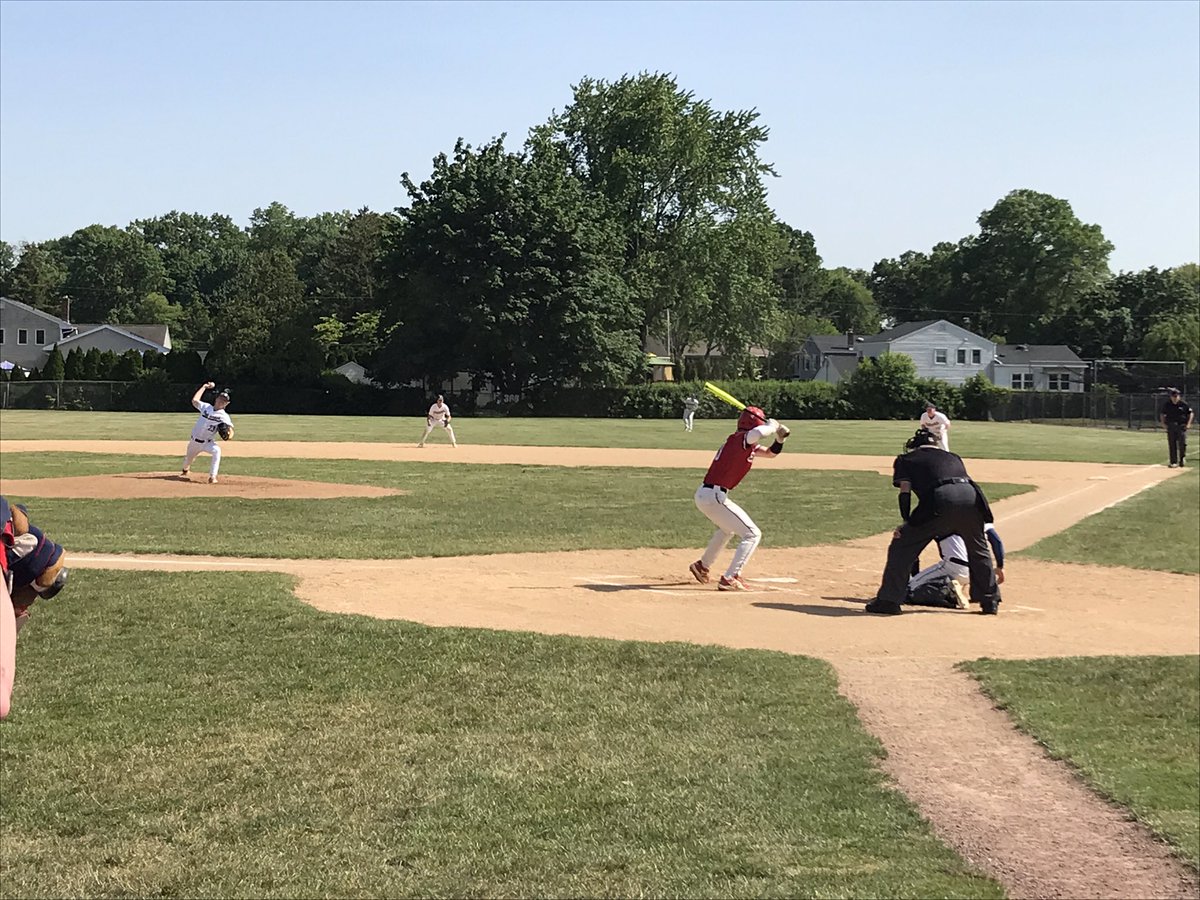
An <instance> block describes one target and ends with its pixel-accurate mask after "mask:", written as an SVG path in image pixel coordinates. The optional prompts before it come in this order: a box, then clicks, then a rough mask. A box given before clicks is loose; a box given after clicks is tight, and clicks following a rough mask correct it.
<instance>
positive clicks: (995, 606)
mask: <svg viewBox="0 0 1200 900" xmlns="http://www.w3.org/2000/svg"><path fill="white" fill-rule="evenodd" d="M979 611H980V612H981V613H983V614H984V615H985V616H994V615H996V613H998V612H1000V601H999V600H984V601H983V602H982V603H980V604H979Z"/></svg>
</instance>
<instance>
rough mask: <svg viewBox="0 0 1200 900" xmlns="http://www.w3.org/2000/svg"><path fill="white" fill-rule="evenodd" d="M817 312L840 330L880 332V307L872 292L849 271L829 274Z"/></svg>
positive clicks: (815, 310) (863, 332)
mask: <svg viewBox="0 0 1200 900" xmlns="http://www.w3.org/2000/svg"><path fill="white" fill-rule="evenodd" d="M814 312H815V313H816V314H817V315H819V316H821V317H822V318H825V319H828V320H829V321H831V322H832V323H833V324H834V325H835V326H836V327H837V329H838V331H853V332H857V333H858V334H874V333H875V332H877V331H878V330H879V319H880V313H879V307H877V306H876V305H875V298H874V297H873V296H872V295H871V291H870V290H869V289H867V288H866V287H864V286H863V284H862V282H861V281H860V280H859V279H857V278H855V277H854V276H853V275H852V274H851V273H850V272H849V271H847V270H846V269H833V270H832V271H829V272H827V273H826V277H825V284H824V286H823V289H822V290H821V293H820V295H819V297H818V299H817V302H816V304H815V309H814Z"/></svg>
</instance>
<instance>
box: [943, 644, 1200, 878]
mask: <svg viewBox="0 0 1200 900" xmlns="http://www.w3.org/2000/svg"><path fill="white" fill-rule="evenodd" d="M963 668H965V669H966V670H967V671H968V672H970V673H971V674H973V675H974V676H975V677H976V678H978V679H979V680H980V682H981V684H982V685H983V689H984V691H985V692H987V694H988V695H989V696H991V697H993V698H994V699H995V700H996V701H997V702H998V703H999V705H1000V706H1001V707H1002V708H1003V709H1006V710H1008V712H1009V714H1010V715H1012V717H1013V718H1014V719H1015V721H1016V723H1017V725H1018V726H1019V727H1020V728H1022V729H1023V730H1025V731H1027V732H1029V733H1030V734H1032V735H1033V736H1034V737H1035V738H1037V739H1038V740H1039V741H1040V742H1041V743H1042V744H1044V745H1045V746H1046V747H1047V748H1049V750H1050V753H1051V755H1052V756H1054V757H1055V758H1058V759H1064V760H1066V761H1068V762H1069V763H1071V765H1073V766H1075V767H1076V768H1077V769H1078V770H1079V771H1080V773H1081V774H1082V775H1083V777H1084V779H1085V780H1087V781H1088V783H1090V784H1091V785H1093V786H1094V787H1095V788H1096V789H1097V790H1099V792H1100V793H1101V794H1103V795H1105V796H1106V797H1109V798H1111V799H1113V800H1115V801H1116V802H1117V803H1120V804H1121V805H1122V806H1125V807H1128V808H1129V809H1130V810H1132V811H1133V813H1134V814H1135V815H1136V816H1137V818H1138V819H1139V820H1141V821H1142V822H1144V823H1145V824H1146V825H1148V826H1149V827H1150V828H1151V829H1152V830H1153V831H1154V832H1156V833H1157V834H1159V835H1161V836H1162V837H1165V838H1166V839H1167V840H1168V841H1170V842H1171V843H1172V844H1173V845H1175V846H1176V847H1177V848H1178V849H1179V851H1180V852H1181V854H1182V855H1183V856H1184V857H1185V858H1186V859H1188V860H1189V861H1190V862H1191V864H1192V866H1194V867H1197V868H1200V658H1198V657H1195V656H1184V657H1174V656H1173V657H1102V658H1085V659H1078V658H1076V659H1041V660H1030V661H1015V660H991V659H989V660H979V661H977V662H972V663H964V664H963Z"/></svg>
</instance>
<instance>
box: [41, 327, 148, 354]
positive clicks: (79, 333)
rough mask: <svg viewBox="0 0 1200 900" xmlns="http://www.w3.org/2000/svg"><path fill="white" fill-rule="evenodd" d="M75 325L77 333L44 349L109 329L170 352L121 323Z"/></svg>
mask: <svg viewBox="0 0 1200 900" xmlns="http://www.w3.org/2000/svg"><path fill="white" fill-rule="evenodd" d="M75 327H76V328H78V329H79V330H78V331H76V332H75V334H73V335H71V336H70V337H68V338H63V339H62V340H61V341H53V342H51V343H49V344H47V345H46V346H45V347H43V348H42V349H43V350H49V349H50V348H51V347H53V346H54V345H55V344H58V348H59V350H61V349H62V348H63V346H64V345H66V344H70V343H73V342H75V341H78V340H80V339H81V338H85V337H87V336H88V335H91V334H95V333H96V332H97V331H105V330H107V331H112V332H115V333H116V334H119V335H121V336H122V337H124V338H128V339H129V340H132V341H135V342H137V343H139V344H145V345H146V349H147V350H154V351H156V352H158V353H167V352H168V348H167V347H166V346H164V345H163V344H160V343H158V342H157V341H153V340H150V339H149V338H145V337H142V336H141V335H140V334H134V333H133V332H132V331H126V330H125V328H124V327H122V326H120V325H76V326H75ZM84 329H86V330H84Z"/></svg>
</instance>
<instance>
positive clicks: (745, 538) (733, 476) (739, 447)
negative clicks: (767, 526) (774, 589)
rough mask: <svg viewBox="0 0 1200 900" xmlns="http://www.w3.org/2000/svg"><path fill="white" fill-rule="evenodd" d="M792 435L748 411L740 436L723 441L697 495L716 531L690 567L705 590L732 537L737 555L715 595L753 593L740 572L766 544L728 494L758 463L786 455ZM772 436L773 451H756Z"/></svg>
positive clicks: (742, 417) (754, 408) (740, 418)
mask: <svg viewBox="0 0 1200 900" xmlns="http://www.w3.org/2000/svg"><path fill="white" fill-rule="evenodd" d="M789 434H790V432H789V430H788V428H787V426H786V425H780V424H779V423H778V422H776V421H775V420H774V419H768V418H767V417H766V415H765V414H764V413H763V411H762V410H761V409H759V408H758V407H757V406H747V407H746V408H745V409H743V410H742V414H741V415H740V416H738V421H737V431H735V432H734V433H733V434H731V435H730V436H729V437H727V438H726V439H725V443H724V444H722V445H721V449H719V450H718V451H717V455H716V456H714V457H713V461H712V464H711V465H709V467H708V472H707V473H705V475H704V483H703V484H701V485H700V487H699V488H698V489H697V491H696V506H697V508H699V510H700V512H702V513H704V515H706V516H708V518H709V519H710V520H711V521H712V523H713V524H714V525H716V526H717V530H716V532H715V533H714V534H713V536H712V540H710V541H709V542H708V546H707V547H706V548H705V549H704V555H703V556H701V557H700V558H699V559H698V560H696V561H695V562H694V563H692V564H691V565H690V566H689V567H688V570H689V571H690V572H691V573H692V576H693V577H694V578H695V579H696V580H697V581H698V582H700V583H701V584H708V582H709V580H710V578H709V570H710V569H711V568H712V566H713V563H715V562H716V561H717V554H718V553H720V552H721V550H723V549H724V547H725V545H726V544H728V543H729V539H730V538H731V537H734V536H737V537H738V538H740V540H739V541H738V545H737V549H736V550H734V552H733V560H732V561H731V562H730V563H729V568H728V569H726V570H725V574H724V575H722V576H721V578H720V580H719V581H718V582H717V590H719V591H748V590H750V588H749V587H747V585H746V582H745V581H743V580H742V569H743V568H745V566H746V563H748V562H749V561H750V555H751V554H752V553H754V551H755V549H756V548H757V547H758V542H759V541H760V540H762V532H761V531H760V530H759V528H758V526H757V525H755V524H754V521H753V520H752V519H751V518H750V517H749V516H748V515H746V513H745V511H744V510H743V509H742V508H741V507H740V506H738V505H737V504H736V503H734V502H733V501H732V500H730V499H729V492H730V491H731V490H733V489H734V488H735V487H737V486H738V483H739V482H740V481H741V480H742V479H743V478H745V477H746V475H747V474H748V473H749V471H750V467H751V466H753V465H754V460H755V458H756V457H759V456H766V457H773V456H778V455H779V454H780V453H782V452H783V442H784V441H785V440H787V436H788V435H789ZM772 436H774V438H775V442H774V443H773V444H772V445H771V446H770V447H760V446H759V445H758V442H759V441H761V440H762V439H763V438H767V437H772Z"/></svg>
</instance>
